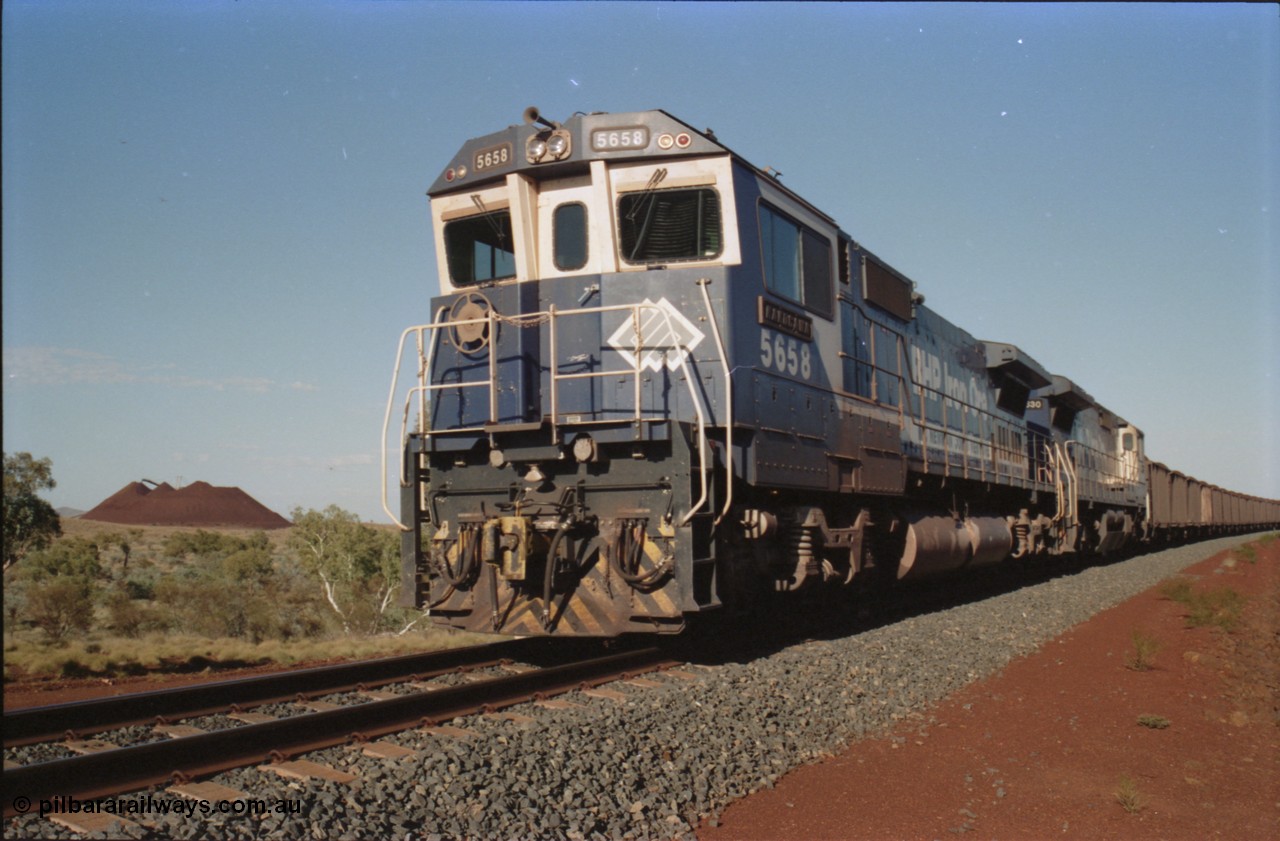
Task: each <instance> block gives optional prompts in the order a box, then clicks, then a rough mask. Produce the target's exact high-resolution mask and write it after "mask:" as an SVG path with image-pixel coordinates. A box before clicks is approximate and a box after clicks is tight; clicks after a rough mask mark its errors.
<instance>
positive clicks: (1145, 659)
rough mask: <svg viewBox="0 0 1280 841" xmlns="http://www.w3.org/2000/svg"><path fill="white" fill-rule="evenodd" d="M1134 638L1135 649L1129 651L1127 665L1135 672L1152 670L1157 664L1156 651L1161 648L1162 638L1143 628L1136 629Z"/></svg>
mask: <svg viewBox="0 0 1280 841" xmlns="http://www.w3.org/2000/svg"><path fill="white" fill-rule="evenodd" d="M1132 639H1133V650H1132V651H1131V652H1130V653H1129V658H1128V659H1127V660H1126V661H1125V665H1126V666H1128V667H1129V668H1130V669H1133V670H1134V671H1135V672H1145V671H1148V670H1150V669H1151V668H1153V667H1154V666H1155V660H1156V653H1157V652H1158V651H1159V650H1160V640H1158V639H1156V638H1155V637H1153V636H1151V635H1150V634H1148V633H1147V632H1146V631H1141V630H1135V631H1134V632H1133V636H1132Z"/></svg>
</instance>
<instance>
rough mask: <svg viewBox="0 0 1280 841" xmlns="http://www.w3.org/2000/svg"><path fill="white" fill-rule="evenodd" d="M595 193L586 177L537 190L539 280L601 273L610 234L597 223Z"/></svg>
mask: <svg viewBox="0 0 1280 841" xmlns="http://www.w3.org/2000/svg"><path fill="white" fill-rule="evenodd" d="M594 195H595V192H594V190H593V189H592V186H591V178H590V176H587V175H582V176H576V177H573V178H561V179H556V180H554V181H544V182H542V183H541V184H540V185H539V187H538V234H537V238H538V257H537V264H538V277H540V278H551V277H565V276H570V275H582V274H599V273H600V270H601V269H600V263H601V256H600V255H601V254H602V252H603V251H605V250H606V249H605V246H606V245H607V243H608V231H602V230H601V229H600V227H599V225H598V223H597V221H596V217H597V216H598V215H599V214H598V212H597V211H598V210H599V209H598V208H594V207H593V206H592V205H593V198H594Z"/></svg>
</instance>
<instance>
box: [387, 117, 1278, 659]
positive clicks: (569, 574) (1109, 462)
mask: <svg viewBox="0 0 1280 841" xmlns="http://www.w3.org/2000/svg"><path fill="white" fill-rule="evenodd" d="M524 116H525V119H524V122H523V124H520V125H514V126H511V127H509V128H506V129H503V130H502V131H499V132H496V133H493V134H488V135H485V136H483V137H478V138H476V139H473V140H470V141H468V142H466V143H465V144H464V145H463V146H462V148H461V150H460V151H459V152H458V153H457V155H455V156H454V158H453V160H452V161H451V162H449V164H448V166H447V167H446V168H445V169H444V171H443V172H442V173H441V174H440V176H439V177H438V178H437V179H436V180H435V182H434V183H433V184H432V186H431V188H430V190H429V191H428V195H429V196H430V197H431V214H432V222H433V228H434V236H435V249H436V254H437V261H438V270H439V275H440V280H441V286H442V290H443V293H444V294H442V295H440V296H439V297H436V298H434V299H433V300H432V303H431V312H430V320H429V322H427V323H425V324H422V325H419V326H415V327H410V328H409V329H407V330H406V331H405V332H404V334H403V335H402V337H401V342H400V348H399V352H398V356H397V364H396V373H395V376H394V377H393V380H392V385H391V394H390V397H389V399H388V405H387V415H386V419H385V421H384V427H383V448H384V449H383V472H384V476H383V506H384V508H386V509H387V513H388V515H389V516H391V518H392V519H393V520H394V521H396V522H397V523H398V524H399V525H400V528H401V529H402V536H403V551H402V578H403V587H402V603H403V604H404V605H405V606H413V607H419V608H425V609H429V611H430V615H431V618H432V620H433V621H434V622H437V623H440V624H442V625H446V626H451V627H455V628H465V629H469V630H473V631H481V632H490V633H503V634H554V635H569V636H572V635H583V636H609V635H615V634H620V633H628V632H640V633H666V634H669V633H675V632H679V631H681V630H682V629H684V628H685V627H686V625H688V624H689V623H690V622H691V621H692V620H693V619H694V618H695V617H697V616H699V615H700V614H705V613H709V612H713V611H719V612H729V613H731V612H733V611H738V610H745V609H746V608H748V607H750V606H752V605H756V604H759V603H760V601H761V599H778V598H782V599H786V598H790V597H791V594H802V593H804V592H806V591H821V590H822V589H823V588H855V589H857V590H859V591H860V590H862V589H868V585H886V584H890V583H892V582H896V581H898V580H907V581H910V580H917V579H922V578H927V577H929V576H932V575H937V574H941V573H947V572H952V573H956V572H959V573H963V572H964V571H966V570H968V569H971V568H976V567H981V566H984V565H988V564H995V563H999V562H1005V563H1020V564H1025V563H1035V562H1036V561H1037V559H1042V558H1045V557H1048V556H1055V555H1068V554H1072V553H1092V554H1098V555H1104V556H1105V555H1113V554H1115V553H1118V552H1120V551H1122V550H1127V549H1130V548H1132V547H1135V546H1138V545H1140V544H1152V545H1155V544H1162V543H1168V542H1176V541H1183V540H1192V539H1196V538H1199V537H1205V536H1209V535H1214V534H1227V533H1236V532H1247V531H1253V530H1258V529H1262V528H1274V527H1276V526H1277V524H1280V502H1276V501H1272V500H1266V499H1259V498H1256V497H1250V496H1245V495H1241V494H1237V493H1233V492H1230V491H1226V490H1223V489H1221V488H1218V487H1214V486H1211V485H1208V484H1206V483H1203V482H1200V481H1198V480H1196V479H1193V478H1191V477H1188V476H1185V475H1183V474H1181V473H1179V472H1177V471H1174V470H1170V469H1169V468H1167V467H1165V466H1164V465H1163V464H1159V463H1156V462H1153V461H1150V460H1149V459H1148V458H1147V457H1146V453H1145V443H1144V440H1143V434H1142V432H1141V430H1140V429H1138V428H1137V427H1136V426H1134V425H1133V424H1132V423H1130V422H1129V421H1128V420H1126V419H1125V418H1123V417H1121V416H1119V415H1117V414H1116V413H1115V412H1113V411H1111V410H1110V409H1108V408H1106V407H1104V406H1102V405H1100V404H1099V403H1098V402H1097V401H1096V400H1094V399H1093V397H1091V396H1090V395H1089V393H1088V392H1087V391H1086V390H1085V389H1083V388H1082V387H1081V386H1080V385H1078V384H1076V383H1075V382H1073V381H1071V380H1070V379H1067V378H1066V377H1064V376H1060V375H1058V374H1054V373H1052V372H1050V371H1049V370H1047V369H1046V368H1044V367H1043V366H1042V365H1040V364H1039V363H1038V362H1037V361H1036V360H1035V359H1033V358H1032V357H1031V356H1030V355H1029V354H1028V353H1027V352H1026V351H1024V350H1023V349H1021V348H1019V347H1016V346H1014V345H1012V344H1008V343H1004V342H998V341H987V340H979V339H975V338H974V337H973V336H972V335H970V334H969V333H967V332H965V331H964V330H963V329H961V328H960V327H958V326H956V325H954V324H952V323H951V322H949V321H947V320H946V319H944V318H943V317H942V316H940V315H938V314H937V313H935V312H934V311H932V310H931V309H929V308H928V307H926V306H924V297H923V296H922V295H920V294H919V293H918V292H917V291H916V287H915V284H914V283H913V282H912V281H911V280H909V279H908V278H906V277H905V276H903V275H902V274H901V273H900V272H898V271H896V270H894V268H893V267H892V266H890V265H889V264H888V263H886V262H885V261H884V260H883V259H881V258H880V257H878V256H876V255H875V254H874V253H872V252H871V251H869V250H868V249H867V248H866V247H864V246H863V245H862V244H861V243H859V242H857V241H856V240H855V239H853V238H852V237H851V236H850V235H849V234H847V233H846V232H845V231H844V230H842V229H841V228H840V226H839V224H837V223H836V222H835V220H833V219H832V218H831V217H829V216H827V215H826V214H825V213H823V212H822V211H821V210H819V209H817V208H816V207H814V206H813V205H811V204H810V203H809V202H807V201H805V200H804V199H803V198H802V197H800V196H799V195H797V194H795V193H794V192H792V191H791V190H789V189H787V187H785V186H783V185H782V183H781V182H780V181H779V179H778V178H777V177H776V176H775V175H773V174H771V173H770V172H768V171H763V170H760V169H758V168H757V167H755V166H752V165H751V164H750V163H748V162H747V161H746V160H744V159H743V158H741V157H740V156H738V155H737V154H735V153H734V152H732V151H731V150H730V149H728V148H727V147H726V146H724V145H723V144H722V143H721V142H720V141H719V140H718V139H717V138H716V137H715V135H714V134H713V133H712V132H710V131H709V130H708V131H698V130H695V129H694V128H692V127H691V126H689V125H688V124H686V123H683V122H681V121H680V120H678V119H676V118H675V117H673V116H671V115H670V114H667V113H666V112H663V111H644V112H638V113H625V114H605V113H596V114H577V115H574V116H573V117H572V118H570V119H569V120H567V121H565V122H563V123H560V122H554V121H551V120H549V119H546V118H545V117H543V116H542V115H541V114H539V113H538V111H537V110H536V109H533V108H530V109H528V110H527V111H526V112H525V115H524ZM410 366H412V369H413V372H412V373H409V371H408V370H407V369H408V368H409V367H410ZM402 369H405V371H404V374H403V376H402V373H401V372H402ZM397 424H399V427H400V452H399V453H398V456H399V457H398V458H396V455H394V454H393V453H394V451H391V452H389V449H390V448H389V447H388V439H389V437H390V436H392V435H394V434H395V428H396V425H397ZM396 461H398V462H399V464H398V466H397V465H396V464H395V462H396ZM395 473H398V482H399V486H400V500H399V505H398V511H393V510H392V503H391V501H390V500H388V498H387V487H388V485H389V484H390V483H391V475H392V474H395ZM869 592H876V591H875V589H874V588H871V589H869Z"/></svg>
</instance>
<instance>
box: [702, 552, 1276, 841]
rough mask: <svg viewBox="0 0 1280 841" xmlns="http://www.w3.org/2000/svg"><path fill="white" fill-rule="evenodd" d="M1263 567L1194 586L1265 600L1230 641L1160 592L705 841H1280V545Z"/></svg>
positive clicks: (862, 749) (863, 745) (735, 809)
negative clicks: (1193, 623)
mask: <svg viewBox="0 0 1280 841" xmlns="http://www.w3.org/2000/svg"><path fill="white" fill-rule="evenodd" d="M1257 555H1258V559H1257V562H1256V563H1255V564H1249V563H1246V562H1243V561H1236V560H1234V559H1232V558H1231V557H1230V555H1229V553H1223V554H1220V555H1217V556H1215V557H1213V558H1210V559H1208V560H1206V561H1204V562H1202V563H1200V564H1197V565H1196V566H1194V567H1192V568H1191V569H1189V570H1188V571H1187V572H1188V574H1190V575H1192V576H1194V577H1195V587H1196V589H1210V588H1212V589H1216V588H1221V587H1230V588H1232V589H1234V590H1236V591H1237V592H1239V593H1241V594H1243V595H1245V596H1247V597H1248V604H1247V606H1246V610H1245V617H1244V620H1243V621H1242V622H1241V623H1240V625H1239V626H1238V627H1237V628H1236V630H1235V631H1233V632H1232V633H1231V634H1229V635H1228V634H1224V633H1223V632H1221V631H1219V630H1217V629H1212V628H1196V629H1190V628H1188V627H1187V625H1186V621H1185V618H1184V617H1185V609H1184V608H1183V606H1182V605H1180V604H1178V603H1176V602H1173V601H1170V600H1168V599H1166V598H1164V597H1162V596H1161V595H1160V593H1159V591H1158V590H1152V591H1148V592H1146V593H1143V594H1141V595H1139V596H1137V597H1135V598H1133V599H1130V600H1129V601H1127V602H1125V603H1124V604H1122V605H1119V606H1117V607H1115V608H1113V609H1111V610H1108V611H1105V612H1104V613H1101V614H1099V615H1098V616H1096V617H1094V619H1092V620H1091V621H1089V622H1087V623H1085V624H1082V625H1079V626H1077V627H1075V628H1073V629H1071V630H1070V631H1069V632H1068V633H1066V634H1064V635H1063V636H1062V637H1060V638H1058V639H1056V640H1054V641H1052V642H1050V643H1048V644H1047V645H1045V646H1044V647H1043V648H1041V649H1040V651H1038V652H1037V653H1036V654H1033V655H1031V656H1029V657H1026V658H1023V659H1021V660H1018V661H1016V662H1014V663H1012V664H1010V665H1009V666H1008V667H1007V668H1005V669H1004V671H1002V672H1001V673H1000V674H998V675H996V676H994V677H992V678H990V679H988V680H985V681H982V682H980V683H977V684H974V685H972V686H970V687H967V688H965V689H963V690H961V691H960V692H958V693H956V694H955V695H953V696H952V697H950V698H949V699H947V700H946V701H944V702H942V703H941V704H940V705H938V706H937V707H936V708H934V709H933V710H932V711H930V712H929V713H928V714H926V715H925V716H922V717H920V718H919V719H917V720H915V721H912V722H909V723H907V724H904V725H903V726H902V727H900V728H899V729H898V730H897V731H896V732H895V733H893V734H892V735H891V736H888V737H885V738H879V739H868V740H864V741H862V742H858V743H855V744H853V745H851V746H850V747H849V748H848V749H847V750H846V751H845V752H844V753H842V754H840V755H839V756H836V757H834V758H832V759H830V760H828V761H826V762H823V763H821V764H817V765H808V766H805V767H802V768H799V769H797V770H795V771H793V772H792V773H791V774H789V775H787V776H786V777H784V778H783V779H782V780H780V781H779V782H778V784H777V785H776V787H775V788H773V789H772V790H765V791H761V792H758V793H757V794H754V795H752V796H750V797H748V798H745V799H743V800H741V801H738V802H737V803H734V804H732V805H731V806H730V807H729V808H728V809H727V810H725V812H724V814H723V815H721V817H720V819H719V822H718V826H715V827H713V826H710V825H709V824H708V825H704V826H703V827H702V828H701V829H700V830H699V831H698V838H699V839H700V841H726V839H791V838H803V839H818V838H825V839H836V838H840V839H844V838H871V839H881V838H893V839H917V838H919V839H937V838H950V837H955V836H957V835H967V834H969V833H975V837H978V838H983V839H987V838H1013V839H1022V838H1034V839H1044V838H1051V837H1052V838H1083V839H1096V838H1108V839H1112V838H1116V839H1118V838H1124V839H1132V838H1161V839H1181V838H1186V839H1208V838H1223V839H1232V841H1236V839H1264V838H1265V839H1274V838H1280V729H1278V727H1277V726H1278V725H1280V666H1277V663H1280V541H1272V542H1271V543H1270V544H1269V545H1267V546H1266V547H1265V548H1262V547H1260V548H1258V550H1257ZM1135 631H1141V632H1143V633H1145V634H1147V635H1149V636H1152V637H1154V638H1155V639H1156V640H1158V641H1159V643H1160V645H1161V647H1160V649H1159V650H1158V651H1157V653H1156V654H1155V656H1154V668H1152V669H1150V670H1147V671H1135V670H1133V669H1131V668H1129V667H1128V666H1127V665H1126V663H1127V662H1128V661H1130V659H1131V657H1132V655H1133V652H1134V644H1133V634H1134V632H1135ZM1145 715H1153V716H1161V717H1163V718H1166V719H1168V720H1169V722H1170V724H1169V726H1168V727H1167V729H1151V728H1149V727H1145V726H1142V725H1140V724H1139V722H1138V719H1139V717H1140V716H1145ZM1125 778H1127V779H1128V780H1130V781H1131V782H1132V786H1133V789H1134V790H1136V793H1137V797H1138V802H1139V806H1138V807H1137V809H1136V811H1134V812H1133V813H1130V812H1129V811H1126V809H1125V808H1123V807H1122V806H1121V804H1120V802H1119V800H1118V794H1117V792H1118V791H1119V790H1120V789H1121V788H1122V785H1123V784H1122V779H1125Z"/></svg>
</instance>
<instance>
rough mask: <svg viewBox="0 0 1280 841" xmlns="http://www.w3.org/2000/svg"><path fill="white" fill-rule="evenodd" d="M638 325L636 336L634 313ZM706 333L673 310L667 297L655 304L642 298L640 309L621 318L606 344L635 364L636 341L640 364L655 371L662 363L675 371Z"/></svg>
mask: <svg viewBox="0 0 1280 841" xmlns="http://www.w3.org/2000/svg"><path fill="white" fill-rule="evenodd" d="M637 315H638V316H639V320H640V327H639V336H638V337H637V329H636V316H637ZM704 338H706V336H705V335H704V334H703V332H702V331H701V330H699V329H698V328H697V327H696V326H694V324H693V322H692V321H690V320H689V319H688V318H686V317H685V316H684V313H682V312H680V311H679V310H678V309H676V308H675V307H674V306H673V305H672V304H671V302H670V301H668V300H667V299H666V298H663V299H661V300H660V301H658V302H657V303H656V304H655V303H654V302H653V301H651V300H649V299H648V298H645V299H644V300H643V301H641V302H640V308H639V310H638V312H637V313H636V314H633V315H631V316H629V317H628V318H627V320H626V321H623V322H622V324H621V326H619V327H618V329H617V330H615V331H613V335H612V336H610V337H609V346H610V347H612V348H613V349H614V350H616V351H618V353H620V354H622V357H623V358H624V359H626V360H627V362H628V363H630V364H631V365H635V364H636V345H637V342H639V350H640V367H641V368H648V369H649V370H651V371H657V370H658V369H659V368H661V367H662V366H663V365H666V366H667V368H669V369H670V370H672V371H674V370H676V369H677V368H679V367H680V363H681V362H682V361H683V360H684V359H686V358H687V357H688V356H689V351H691V350H693V349H694V348H695V347H697V346H698V344H699V343H700V342H701V341H702V340H703V339H704Z"/></svg>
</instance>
